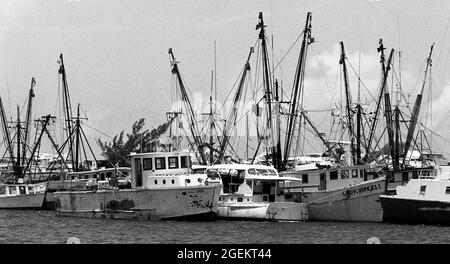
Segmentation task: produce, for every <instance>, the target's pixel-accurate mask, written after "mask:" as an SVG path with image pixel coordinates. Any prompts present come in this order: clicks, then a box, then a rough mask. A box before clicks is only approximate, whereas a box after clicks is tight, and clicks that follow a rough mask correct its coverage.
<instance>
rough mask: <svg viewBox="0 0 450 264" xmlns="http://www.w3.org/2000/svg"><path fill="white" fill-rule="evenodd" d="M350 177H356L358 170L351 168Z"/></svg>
mask: <svg viewBox="0 0 450 264" xmlns="http://www.w3.org/2000/svg"><path fill="white" fill-rule="evenodd" d="M352 178H358V170H352Z"/></svg>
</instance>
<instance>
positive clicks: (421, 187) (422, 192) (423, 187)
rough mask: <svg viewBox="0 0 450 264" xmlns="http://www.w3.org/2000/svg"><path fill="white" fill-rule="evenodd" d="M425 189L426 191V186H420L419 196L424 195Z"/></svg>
mask: <svg viewBox="0 0 450 264" xmlns="http://www.w3.org/2000/svg"><path fill="white" fill-rule="evenodd" d="M426 189H427V186H426V185H422V186H420V195H425V191H426Z"/></svg>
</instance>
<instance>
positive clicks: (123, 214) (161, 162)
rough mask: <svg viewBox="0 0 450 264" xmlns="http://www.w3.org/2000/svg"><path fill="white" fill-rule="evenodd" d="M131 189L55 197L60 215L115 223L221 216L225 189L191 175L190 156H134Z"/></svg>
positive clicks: (102, 190)
mask: <svg viewBox="0 0 450 264" xmlns="http://www.w3.org/2000/svg"><path fill="white" fill-rule="evenodd" d="M130 156H131V187H132V188H130V189H118V188H115V189H113V190H110V189H98V190H92V191H65V192H55V207H56V214H57V215H59V216H81V217H93V218H95V217H99V218H114V219H143V220H161V219H179V218H205V217H206V218H209V217H211V216H215V214H216V212H217V203H218V200H219V195H220V190H221V188H222V186H221V185H220V184H208V182H207V181H206V179H207V176H206V174H193V173H191V162H190V153H189V152H183V151H180V152H176V151H175V152H153V153H139V154H136V153H132V154H131V155H130Z"/></svg>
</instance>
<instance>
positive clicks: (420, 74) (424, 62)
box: [413, 59, 428, 94]
mask: <svg viewBox="0 0 450 264" xmlns="http://www.w3.org/2000/svg"><path fill="white" fill-rule="evenodd" d="M427 61H428V59H425V60H424V61H423V62H422V64H421V66H420V69H419V71H418V72H417V74H416V76H417V79H416V83H415V84H414V86H413V89H414V90H413V94H416V93H418V91H419V89H421V87H419V85H418V84H419V82H421V81H422V79H421V76H422V70H423V67H424V66H425V64H427Z"/></svg>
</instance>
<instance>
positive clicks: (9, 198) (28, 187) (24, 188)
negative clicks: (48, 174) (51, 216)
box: [0, 183, 46, 210]
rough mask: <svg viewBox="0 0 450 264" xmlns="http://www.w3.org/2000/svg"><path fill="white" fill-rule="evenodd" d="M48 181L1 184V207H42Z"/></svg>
mask: <svg viewBox="0 0 450 264" xmlns="http://www.w3.org/2000/svg"><path fill="white" fill-rule="evenodd" d="M45 190H46V183H37V184H26V183H2V184H0V209H36V210H38V209H42V206H43V204H44V199H45Z"/></svg>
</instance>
